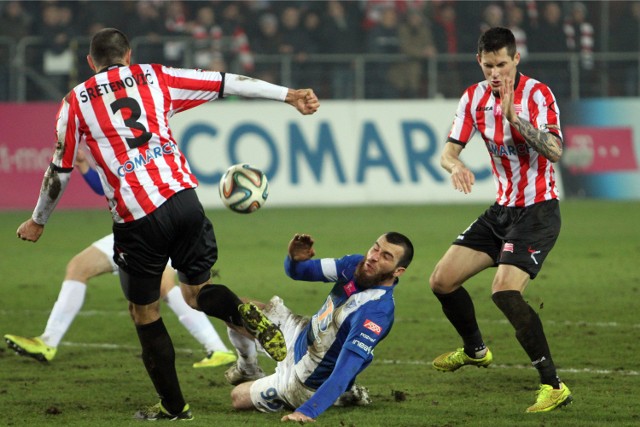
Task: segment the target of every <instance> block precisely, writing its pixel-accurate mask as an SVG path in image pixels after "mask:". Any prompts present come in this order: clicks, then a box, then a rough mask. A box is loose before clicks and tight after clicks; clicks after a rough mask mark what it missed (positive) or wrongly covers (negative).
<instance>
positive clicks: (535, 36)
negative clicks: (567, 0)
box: [529, 1, 570, 98]
mask: <svg viewBox="0 0 640 427" xmlns="http://www.w3.org/2000/svg"><path fill="white" fill-rule="evenodd" d="M529 46H530V47H531V50H530V52H531V53H564V54H566V53H568V52H569V48H568V47H567V36H566V34H565V32H564V18H563V16H562V9H561V8H560V5H559V4H558V3H557V2H555V1H551V2H545V3H544V4H542V13H541V16H540V21H539V23H538V26H537V27H536V29H535V30H534V31H532V34H531V43H530V44H529ZM536 68H537V70H538V75H539V77H538V79H540V80H541V81H543V82H545V83H547V84H548V85H549V87H552V88H553V92H554V94H555V96H556V98H566V97H568V96H569V95H570V92H569V88H570V82H569V65H568V63H567V57H566V55H565V56H563V57H562V58H558V59H557V60H551V61H542V62H537V63H536Z"/></svg>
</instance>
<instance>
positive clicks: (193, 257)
mask: <svg viewBox="0 0 640 427" xmlns="http://www.w3.org/2000/svg"><path fill="white" fill-rule="evenodd" d="M113 236H114V253H113V259H114V261H115V262H116V264H118V266H119V267H120V269H121V270H122V271H124V272H125V273H127V274H128V275H129V276H131V277H130V278H131V280H130V282H131V284H130V285H129V286H127V287H128V288H129V289H125V284H124V283H123V290H124V291H125V296H126V297H127V299H128V300H129V301H132V302H134V303H137V304H148V303H149V302H153V301H155V300H157V299H158V297H159V295H160V294H159V292H160V281H161V278H162V273H163V271H164V269H165V267H166V265H167V261H168V260H169V258H171V265H172V267H173V268H175V269H176V270H178V275H179V277H180V281H181V282H183V283H187V284H191V285H199V284H200V283H204V282H206V281H207V280H208V279H209V277H211V267H213V265H214V264H215V262H216V261H217V259H218V246H217V243H216V237H215V234H214V232H213V225H212V224H211V221H209V219H208V218H207V217H206V216H205V214H204V209H203V208H202V205H201V204H200V201H199V200H198V196H197V195H196V192H195V190H193V189H187V190H183V191H181V192H179V193H177V194H175V195H174V196H173V197H171V198H170V199H169V200H167V201H166V202H164V203H163V204H162V206H160V207H159V208H157V209H156V210H155V211H153V212H152V213H151V214H149V215H147V216H145V217H144V218H140V219H138V220H135V221H132V222H126V223H114V224H113ZM136 279H140V280H136ZM121 282H122V280H121ZM134 288H135V289H134ZM156 295H157V297H156V298H155V299H153V297H154V296H156ZM150 300H151V301H150ZM140 301H144V302H140Z"/></svg>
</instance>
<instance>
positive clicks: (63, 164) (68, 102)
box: [51, 95, 80, 172]
mask: <svg viewBox="0 0 640 427" xmlns="http://www.w3.org/2000/svg"><path fill="white" fill-rule="evenodd" d="M78 129H79V125H78V117H77V115H76V113H75V109H74V108H73V98H72V97H71V96H69V95H68V96H67V97H66V98H65V99H63V100H62V103H61V104H60V108H59V109H58V114H57V116H56V147H55V151H54V153H53V158H52V160H51V164H52V165H53V166H54V167H55V168H56V169H57V170H59V171H63V172H71V170H73V165H74V162H75V158H76V152H77V149H78V142H79V141H80V133H79V131H78Z"/></svg>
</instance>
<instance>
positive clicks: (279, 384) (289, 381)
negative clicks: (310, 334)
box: [249, 296, 315, 412]
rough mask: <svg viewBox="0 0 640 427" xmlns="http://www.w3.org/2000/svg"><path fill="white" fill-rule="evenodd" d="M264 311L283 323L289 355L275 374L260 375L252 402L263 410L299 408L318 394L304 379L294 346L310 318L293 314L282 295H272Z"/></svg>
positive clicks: (251, 392)
mask: <svg viewBox="0 0 640 427" xmlns="http://www.w3.org/2000/svg"><path fill="white" fill-rule="evenodd" d="M263 312H264V314H265V315H266V316H267V317H268V318H269V320H271V321H272V322H273V323H277V324H279V325H280V330H281V331H282V334H283V335H284V339H285V342H286V345H287V357H286V358H285V359H284V360H283V361H282V362H278V364H277V365H276V372H275V373H273V374H271V375H269V376H266V377H264V378H260V379H259V380H256V381H255V382H254V383H253V384H252V385H251V388H250V390H249V393H250V395H251V402H252V403H253V406H255V408H256V409H257V410H259V411H261V412H277V411H280V410H282V409H285V408H287V409H295V408H297V407H299V406H300V405H302V404H303V403H304V402H306V401H307V400H309V398H310V397H311V396H313V393H315V390H311V389H310V388H307V387H305V386H304V385H303V384H302V383H301V382H300V380H299V379H298V377H297V375H296V373H295V370H294V365H295V360H294V358H295V355H294V353H295V352H294V351H293V346H294V344H295V342H296V339H297V338H298V335H300V333H301V332H302V331H303V330H304V328H305V326H306V325H307V323H309V319H308V318H306V317H303V316H299V315H297V314H294V313H292V312H291V310H289V309H288V308H287V307H286V306H285V305H284V302H283V301H282V299H281V298H280V297H278V296H274V297H273V298H271V300H270V301H269V302H268V303H267V305H266V306H265V308H264V310H263Z"/></svg>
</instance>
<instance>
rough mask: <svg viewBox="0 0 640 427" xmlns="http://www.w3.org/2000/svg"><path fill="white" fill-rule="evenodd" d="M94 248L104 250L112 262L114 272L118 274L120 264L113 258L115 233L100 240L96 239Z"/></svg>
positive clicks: (93, 244)
mask: <svg viewBox="0 0 640 427" xmlns="http://www.w3.org/2000/svg"><path fill="white" fill-rule="evenodd" d="M91 246H93V247H94V248H96V249H97V250H99V251H100V252H102V253H103V254H105V255H106V256H107V258H109V263H111V270H112V272H113V274H118V264H116V263H115V261H114V260H113V234H109V235H107V236H104V237H103V238H102V239H100V240H96V241H95V242H93V243H92V244H91Z"/></svg>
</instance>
